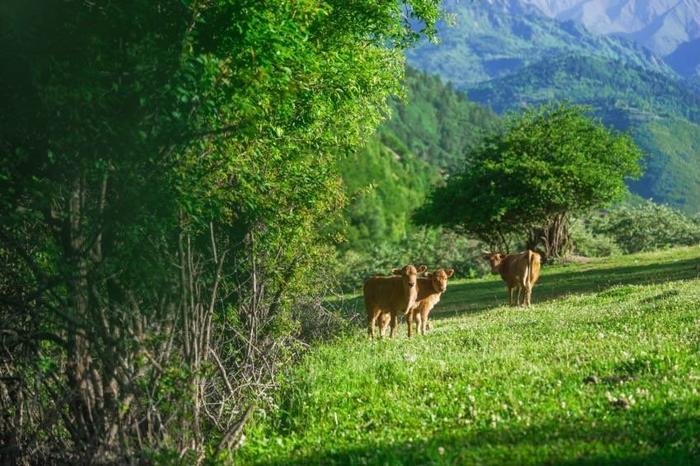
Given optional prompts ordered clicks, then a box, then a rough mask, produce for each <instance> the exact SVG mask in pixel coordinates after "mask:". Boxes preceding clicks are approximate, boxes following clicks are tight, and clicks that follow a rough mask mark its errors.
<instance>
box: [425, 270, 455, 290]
mask: <svg viewBox="0 0 700 466" xmlns="http://www.w3.org/2000/svg"><path fill="white" fill-rule="evenodd" d="M454 273H455V271H454V270H453V269H447V270H443V269H438V270H436V271H435V272H431V273H429V274H427V275H426V277H428V278H429V279H430V282H431V283H432V284H433V289H434V290H435V291H437V292H438V293H443V292H444V291H445V290H446V289H447V279H448V278H450V277H451V276H452V275H453V274H454Z"/></svg>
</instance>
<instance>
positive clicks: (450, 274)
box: [445, 269, 455, 278]
mask: <svg viewBox="0 0 700 466" xmlns="http://www.w3.org/2000/svg"><path fill="white" fill-rule="evenodd" d="M445 273H446V274H447V278H450V277H451V276H452V275H454V273H455V269H447V270H445Z"/></svg>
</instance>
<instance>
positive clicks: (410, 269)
mask: <svg viewBox="0 0 700 466" xmlns="http://www.w3.org/2000/svg"><path fill="white" fill-rule="evenodd" d="M426 268H427V267H426V266H424V265H421V266H420V267H418V268H415V267H414V266H413V265H411V264H409V265H406V266H404V267H403V268H402V269H394V270H392V271H391V273H393V274H394V275H400V276H401V278H402V279H403V285H404V287H405V288H408V289H409V290H411V289H415V288H416V281H417V280H418V274H419V273H423V272H425V269H426Z"/></svg>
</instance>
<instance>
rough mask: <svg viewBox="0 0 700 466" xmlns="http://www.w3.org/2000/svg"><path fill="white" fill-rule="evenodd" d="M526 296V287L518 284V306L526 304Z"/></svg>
mask: <svg viewBox="0 0 700 466" xmlns="http://www.w3.org/2000/svg"><path fill="white" fill-rule="evenodd" d="M525 298H526V293H525V287H523V286H522V285H518V307H520V306H523V305H524V304H525Z"/></svg>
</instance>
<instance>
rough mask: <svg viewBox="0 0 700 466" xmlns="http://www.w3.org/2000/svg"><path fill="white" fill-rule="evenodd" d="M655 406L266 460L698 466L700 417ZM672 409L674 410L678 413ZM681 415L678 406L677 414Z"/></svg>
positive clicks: (329, 447)
mask: <svg viewBox="0 0 700 466" xmlns="http://www.w3.org/2000/svg"><path fill="white" fill-rule="evenodd" d="M664 408H668V407H663V408H661V409H658V410H650V409H646V410H644V409H632V410H630V411H625V410H616V409H614V408H611V412H610V415H609V416H606V417H604V418H603V419H600V420H598V422H596V423H592V421H591V419H589V418H574V419H567V418H563V417H562V419H561V420H552V421H550V422H549V423H545V424H539V425H533V426H529V427H525V426H523V427H514V428H497V427H496V428H491V429H479V430H477V429H470V428H469V427H462V426H455V427H454V428H452V429H451V431H452V433H451V434H449V435H448V434H438V435H435V436H434V437H432V438H429V439H427V440H422V441H417V442H406V441H404V440H403V439H397V442H396V443H392V444H389V445H382V444H375V443H371V444H368V445H364V446H361V447H355V448H346V449H342V448H341V449H337V448H335V447H334V446H333V445H327V446H326V447H325V449H324V451H319V452H315V453H314V454H312V455H307V456H292V457H287V458H284V459H279V460H275V461H271V462H262V463H258V464H264V465H269V466H271V465H282V464H285V465H361V464H362V465H374V464H381V465H403V464H436V465H448V464H450V465H452V464H454V465H461V464H542V465H550V464H557V465H569V466H574V465H576V466H593V465H605V466H611V465H669V466H670V465H677V466H684V465H692V466H697V465H698V464H700V440H699V439H700V419H698V418H696V417H692V416H690V415H688V416H687V417H681V418H679V417H675V418H674V417H672V416H669V415H668V412H667V409H664ZM680 409H681V407H675V408H674V409H672V410H671V412H678V410H680ZM681 412H682V411H681Z"/></svg>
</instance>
